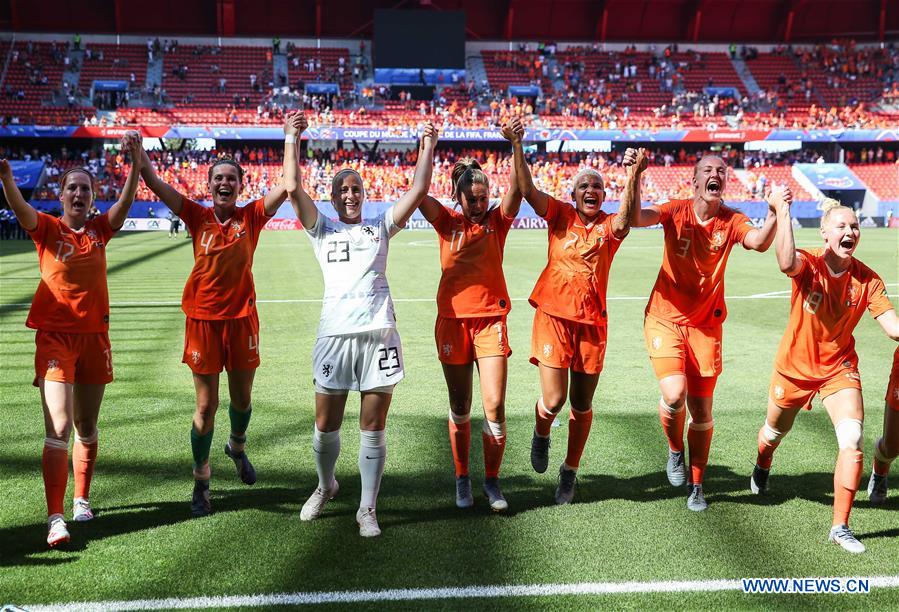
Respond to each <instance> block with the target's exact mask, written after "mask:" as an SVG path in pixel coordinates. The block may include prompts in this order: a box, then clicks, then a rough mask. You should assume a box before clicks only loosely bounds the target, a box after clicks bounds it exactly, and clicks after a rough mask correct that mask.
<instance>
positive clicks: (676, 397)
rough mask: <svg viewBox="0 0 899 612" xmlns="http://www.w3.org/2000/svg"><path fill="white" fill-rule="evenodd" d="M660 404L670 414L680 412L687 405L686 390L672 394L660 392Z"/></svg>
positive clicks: (664, 391) (675, 391)
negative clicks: (663, 405)
mask: <svg viewBox="0 0 899 612" xmlns="http://www.w3.org/2000/svg"><path fill="white" fill-rule="evenodd" d="M662 403H663V404H665V406H666V407H668V408H669V409H670V412H680V411H681V409H683V407H684V405H685V404H686V403H687V390H686V388H682V389H680V390H674V391H673V392H666V390H664V389H663V390H662Z"/></svg>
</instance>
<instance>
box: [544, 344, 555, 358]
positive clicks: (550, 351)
mask: <svg viewBox="0 0 899 612" xmlns="http://www.w3.org/2000/svg"><path fill="white" fill-rule="evenodd" d="M552 354H553V345H552V344H544V345H543V356H544V357H549V356H550V355H552Z"/></svg>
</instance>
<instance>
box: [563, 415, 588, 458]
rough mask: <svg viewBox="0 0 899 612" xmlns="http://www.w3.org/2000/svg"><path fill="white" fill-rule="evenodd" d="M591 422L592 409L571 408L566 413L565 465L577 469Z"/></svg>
mask: <svg viewBox="0 0 899 612" xmlns="http://www.w3.org/2000/svg"><path fill="white" fill-rule="evenodd" d="M592 424H593V409H592V408H590V409H588V410H584V411H583V412H582V411H579V410H575V409H574V408H572V409H571V410H570V412H569V415H568V454H567V455H565V465H566V466H568V467H569V468H571V469H572V470H577V468H578V466H579V465H580V462H581V455H583V454H584V447H585V446H586V445H587V438H589V437H590V426H591V425H592Z"/></svg>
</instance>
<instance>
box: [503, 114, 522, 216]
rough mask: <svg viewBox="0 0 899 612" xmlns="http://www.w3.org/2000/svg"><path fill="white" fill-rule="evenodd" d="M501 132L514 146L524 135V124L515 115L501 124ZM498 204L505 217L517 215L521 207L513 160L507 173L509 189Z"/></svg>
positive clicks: (519, 142)
mask: <svg viewBox="0 0 899 612" xmlns="http://www.w3.org/2000/svg"><path fill="white" fill-rule="evenodd" d="M502 133H503V138H505V139H506V140H508V141H509V142H511V143H512V146H513V147H514V146H515V141H516V140H517V141H518V144H519V145H521V139H522V138H523V137H524V125H522V123H521V120H520V119H518V118H517V117H516V118H514V119H512V121H510V122H509V123H507V124H505V125H503V128H502ZM513 155H514V153H513ZM500 206H501V207H502V211H503V215H505V216H506V217H516V216H518V211H519V209H521V189H519V187H518V172H516V170H515V162H514V160H513V162H512V171H511V173H510V174H509V191H507V192H506V195H505V196H503V201H502V204H500Z"/></svg>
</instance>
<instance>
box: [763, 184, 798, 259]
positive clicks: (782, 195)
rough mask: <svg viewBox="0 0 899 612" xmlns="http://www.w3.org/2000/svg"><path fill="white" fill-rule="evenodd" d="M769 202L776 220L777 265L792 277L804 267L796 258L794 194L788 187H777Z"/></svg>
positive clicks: (769, 197)
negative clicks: (791, 212)
mask: <svg viewBox="0 0 899 612" xmlns="http://www.w3.org/2000/svg"><path fill="white" fill-rule="evenodd" d="M767 200H768V208H769V209H770V211H771V212H773V213H774V216H775V219H776V221H775V227H776V232H775V237H774V243H775V246H774V250H775V252H776V254H777V265H779V266H780V270H781V272H783V273H784V274H786V275H787V276H792V275H793V274H795V273H796V272H797V271H798V270H799V268H800V267H801V266H802V262H801V261H799V258H798V257H797V256H796V242H795V241H794V239H793V218H792V217H791V216H790V205H791V204H792V203H793V194H792V193H791V192H790V188H789V187H787V186H786V185H781V186H777V185H775V186H774V188H772V189H771V192H770V193H769V194H768V198H767ZM770 216H771V215H770V214H769V217H770ZM766 222H767V221H766Z"/></svg>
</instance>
